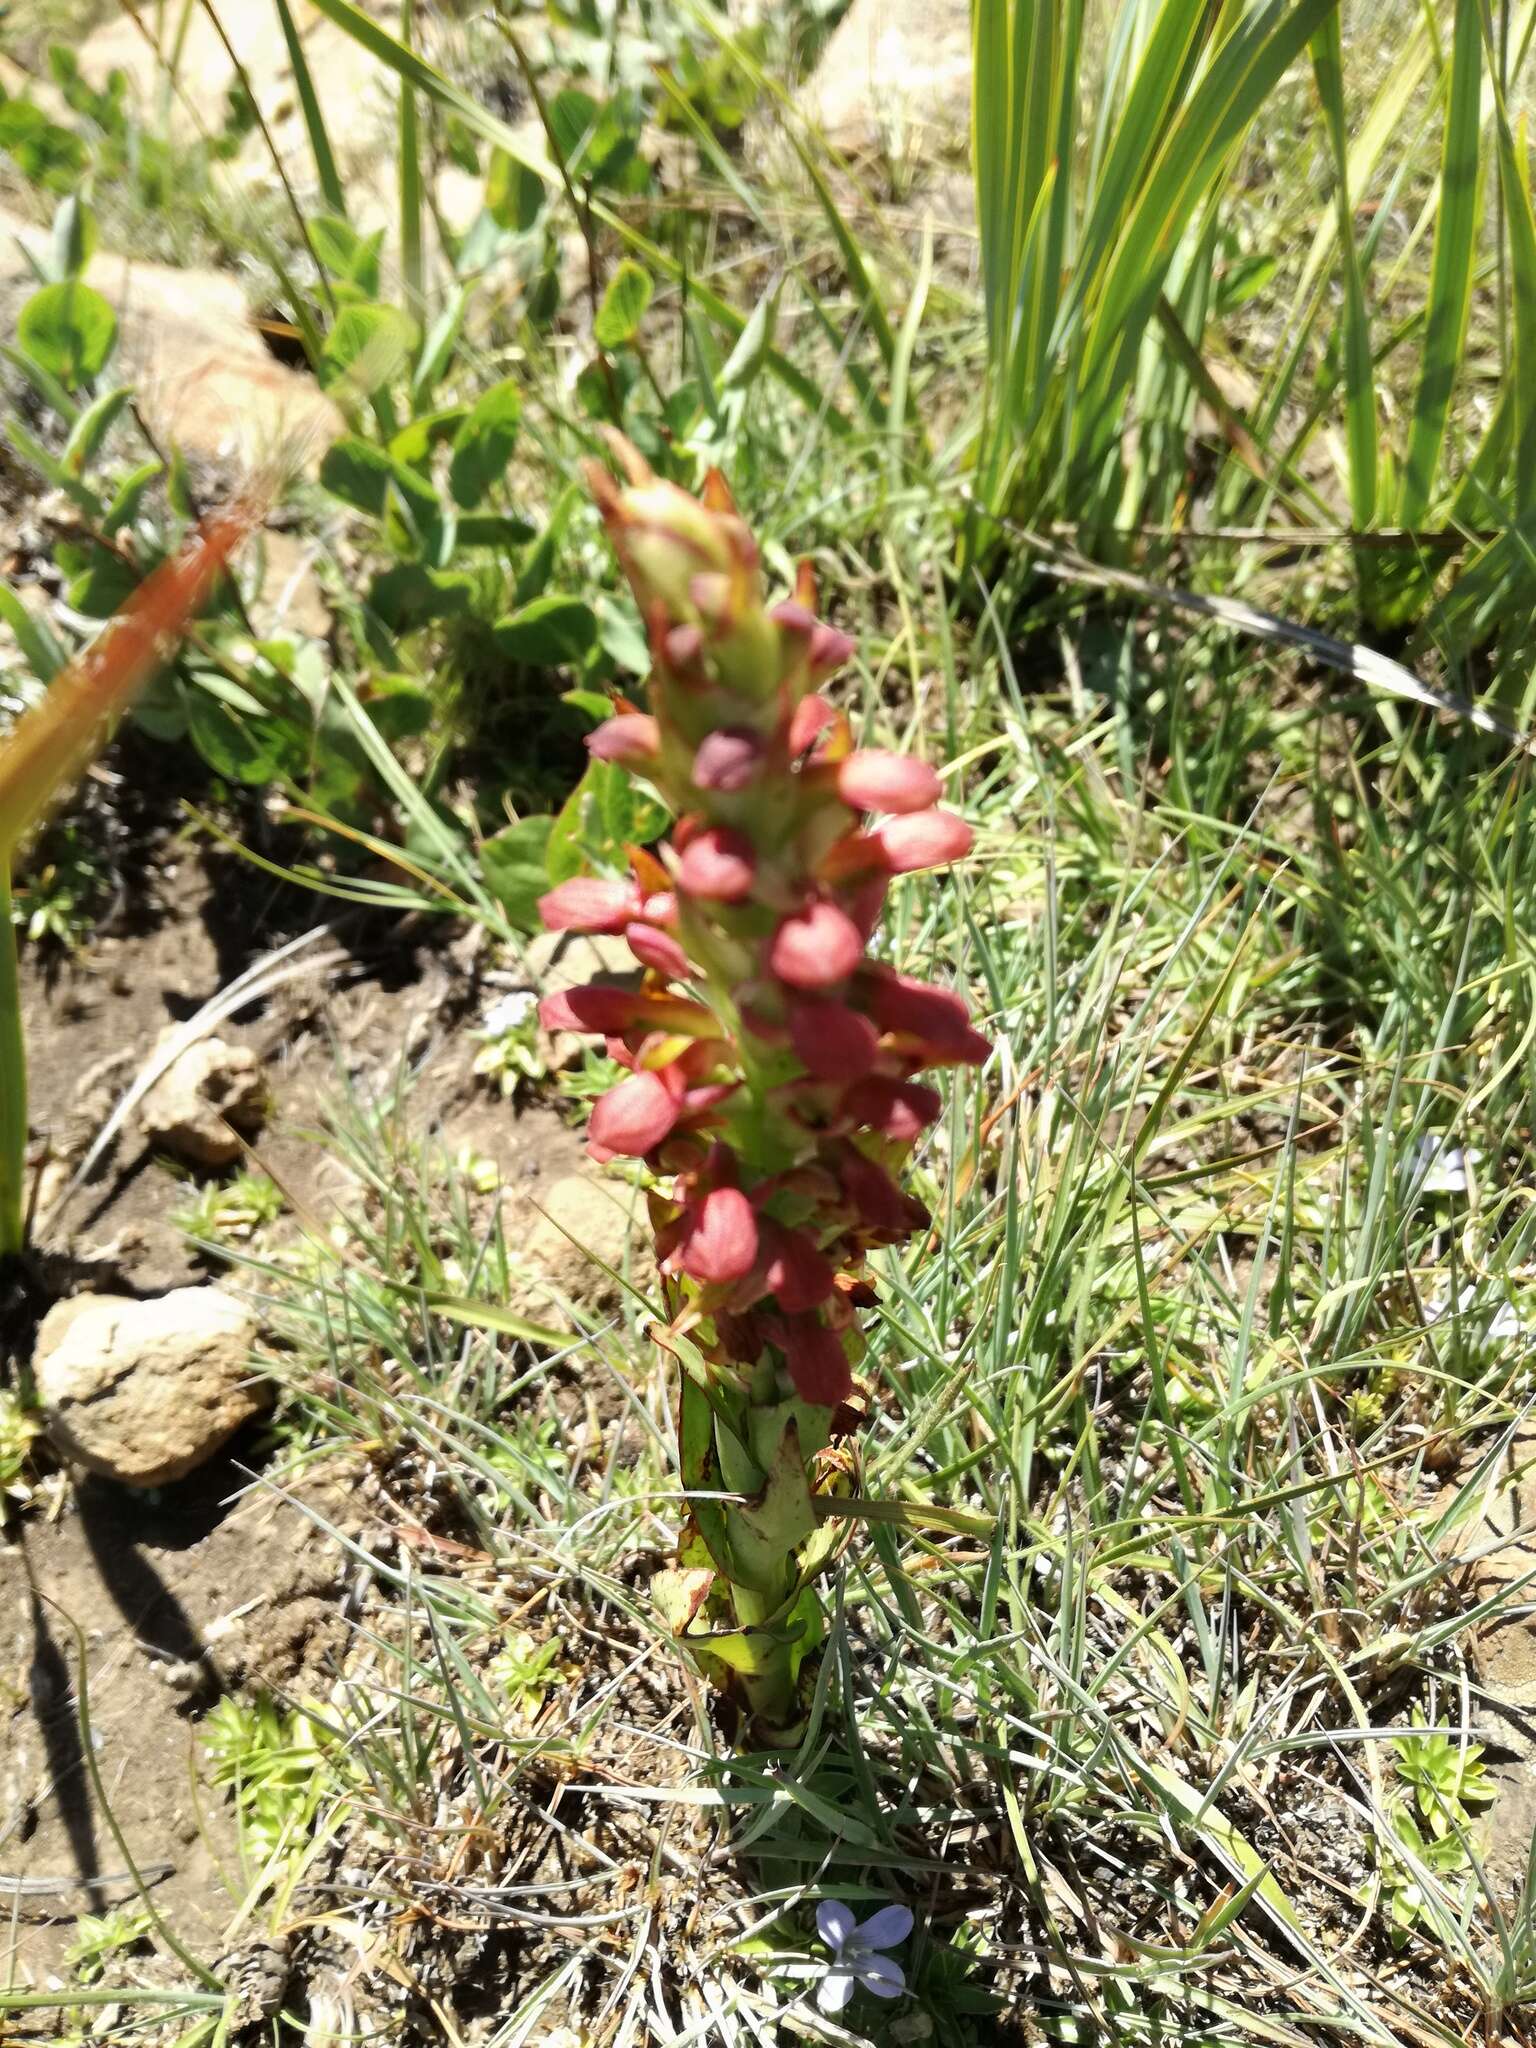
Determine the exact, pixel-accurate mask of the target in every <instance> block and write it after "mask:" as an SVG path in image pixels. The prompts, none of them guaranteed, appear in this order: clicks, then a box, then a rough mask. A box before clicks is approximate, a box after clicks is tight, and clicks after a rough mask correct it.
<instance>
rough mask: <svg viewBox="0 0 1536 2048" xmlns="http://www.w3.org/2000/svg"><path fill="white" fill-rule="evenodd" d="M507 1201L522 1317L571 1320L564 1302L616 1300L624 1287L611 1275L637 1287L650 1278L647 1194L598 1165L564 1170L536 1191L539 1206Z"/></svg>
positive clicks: (605, 1305) (587, 1304)
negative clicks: (576, 1170)
mask: <svg viewBox="0 0 1536 2048" xmlns="http://www.w3.org/2000/svg"><path fill="white" fill-rule="evenodd" d="M508 1206H509V1209H511V1210H512V1213H509V1214H508V1215H507V1218H506V1235H507V1242H508V1245H509V1246H510V1247H512V1248H513V1256H514V1258H515V1260H516V1268H517V1270H515V1271H514V1273H513V1276H512V1290H511V1306H512V1307H513V1309H514V1310H515V1311H516V1312H517V1313H518V1314H520V1315H525V1316H528V1317H529V1318H531V1319H532V1320H535V1321H538V1322H544V1323H551V1322H552V1323H556V1324H560V1325H565V1326H569V1323H570V1318H569V1316H568V1315H567V1313H566V1312H565V1309H564V1303H566V1302H570V1303H571V1304H572V1306H573V1307H575V1308H578V1309H584V1310H590V1311H592V1312H600V1311H607V1310H611V1309H614V1308H616V1307H617V1306H618V1304H619V1300H620V1298H621V1296H622V1292H623V1290H622V1289H621V1288H620V1286H619V1284H618V1282H617V1281H616V1280H614V1278H613V1277H612V1274H613V1273H621V1274H623V1275H624V1276H625V1278H626V1279H628V1280H629V1281H630V1283H631V1285H633V1286H635V1287H639V1288H641V1289H642V1290H643V1289H644V1288H646V1287H647V1286H649V1285H650V1284H651V1282H652V1281H653V1280H654V1278H655V1265H654V1261H653V1259H652V1254H651V1250H650V1244H649V1233H648V1231H647V1229H646V1218H645V1203H644V1200H643V1198H642V1196H641V1194H640V1192H639V1190H638V1189H636V1188H632V1187H629V1186H627V1185H626V1184H625V1183H624V1182H623V1181H621V1180H615V1179H612V1178H610V1177H608V1176H607V1175H605V1174H601V1173H598V1172H596V1171H595V1170H594V1171H591V1172H586V1173H567V1174H562V1175H561V1177H560V1178H559V1179H558V1180H557V1181H554V1182H552V1183H551V1185H550V1186H549V1187H547V1188H545V1189H543V1190H541V1192H540V1194H539V1197H538V1207H537V1208H536V1209H535V1208H533V1207H532V1206H531V1204H529V1203H527V1201H526V1200H524V1201H523V1202H518V1203H516V1204H515V1208H514V1207H513V1205H512V1204H510V1203H509V1205H508ZM607 1268H612V1272H611V1273H610V1272H609V1271H607V1270H605V1269H607Z"/></svg>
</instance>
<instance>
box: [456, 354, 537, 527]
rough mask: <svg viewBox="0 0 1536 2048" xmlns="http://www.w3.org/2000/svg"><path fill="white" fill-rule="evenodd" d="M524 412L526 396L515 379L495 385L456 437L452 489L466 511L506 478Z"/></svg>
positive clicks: (473, 409)
mask: <svg viewBox="0 0 1536 2048" xmlns="http://www.w3.org/2000/svg"><path fill="white" fill-rule="evenodd" d="M522 413H523V400H522V393H521V392H520V391H519V389H518V386H517V383H516V381H515V379H513V378H511V377H507V378H505V379H504V380H503V381H502V382H501V383H500V384H493V385H492V386H491V388H490V390H489V391H487V392H485V393H484V394H483V395H482V396H481V397H480V398H479V399H478V400H477V402H476V403H475V405H474V407H473V408H472V410H471V411H470V414H469V416H468V418H467V419H466V420H465V421H464V422H463V424H462V425H461V426H460V428H459V430H458V433H457V434H456V435H455V436H454V442H453V461H452V463H451V464H450V466H449V471H448V487H449V489H450V490H451V491H452V492H453V496H454V502H455V503H456V504H459V505H463V506H464V507H465V508H466V509H468V508H470V507H472V506H475V505H478V504H479V503H480V500H481V499H482V498H483V497H484V496H485V494H486V492H487V491H488V490H489V489H490V488H491V486H492V485H493V484H494V483H496V482H497V481H498V480H499V479H501V478H502V477H504V476H505V475H506V472H507V465H508V463H509V462H510V461H511V460H512V450H513V448H514V447H515V446H516V445H517V428H518V422H519V420H520V419H521V418H522Z"/></svg>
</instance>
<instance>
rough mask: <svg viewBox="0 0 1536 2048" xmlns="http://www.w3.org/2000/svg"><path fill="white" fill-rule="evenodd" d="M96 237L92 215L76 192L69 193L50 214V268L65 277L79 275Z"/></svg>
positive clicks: (97, 233) (97, 237) (89, 255)
mask: <svg viewBox="0 0 1536 2048" xmlns="http://www.w3.org/2000/svg"><path fill="white" fill-rule="evenodd" d="M99 240H100V235H99V232H98V230H97V227H96V216H95V214H93V213H92V212H91V209H90V208H89V207H88V206H87V205H86V203H85V201H84V200H83V199H82V198H81V197H80V195H79V193H78V192H71V193H69V195H68V196H67V197H66V198H65V199H63V200H62V201H61V202H60V205H59V210H58V212H57V213H56V214H55V215H54V216H53V267H54V270H55V272H56V273H57V275H58V276H59V277H61V278H66V279H67V278H71V277H78V276H79V275H80V273H81V271H82V270H84V268H85V266H86V264H87V263H89V262H90V260H91V257H92V255H93V254H94V253H95V249H96V244H97V242H98V241H99Z"/></svg>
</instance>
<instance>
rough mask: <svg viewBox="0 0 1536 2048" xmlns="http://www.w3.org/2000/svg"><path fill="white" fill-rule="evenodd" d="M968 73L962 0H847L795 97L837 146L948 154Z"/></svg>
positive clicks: (965, 113) (966, 125)
mask: <svg viewBox="0 0 1536 2048" xmlns="http://www.w3.org/2000/svg"><path fill="white" fill-rule="evenodd" d="M971 73H972V64H971V12H970V6H969V0H853V5H852V6H851V7H850V8H849V10H848V12H847V13H846V14H845V15H844V16H843V18H842V20H841V21H840V22H839V23H838V25H837V28H836V29H835V30H834V32H833V35H832V39H831V41H830V42H829V43H828V44H827V47H826V49H825V50H824V51H823V52H822V56H821V61H820V63H819V64H818V65H817V67H816V71H815V74H814V76H813V77H812V78H811V80H810V81H809V83H808V85H807V86H806V88H805V90H804V93H803V95H802V101H801V103H802V105H803V107H804V109H805V111H806V112H807V113H808V114H809V115H810V117H811V119H812V120H813V121H815V122H816V124H817V125H818V126H819V127H820V128H821V130H822V132H823V133H824V134H825V135H826V136H827V138H828V140H829V141H831V142H832V143H834V144H835V145H836V147H837V148H838V149H840V150H844V151H858V150H880V151H883V152H885V153H886V154H888V155H891V156H906V155H908V154H915V155H920V156H923V157H931V156H941V157H944V156H949V157H954V156H958V155H961V154H963V153H965V152H967V151H968V149H969V146H970V121H971Z"/></svg>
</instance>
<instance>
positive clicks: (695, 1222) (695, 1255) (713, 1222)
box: [677, 1188, 757, 1285]
mask: <svg viewBox="0 0 1536 2048" xmlns="http://www.w3.org/2000/svg"><path fill="white" fill-rule="evenodd" d="M677 1262H678V1264H679V1265H680V1266H681V1267H682V1270H683V1271H684V1272H685V1273H687V1274H688V1275H689V1276H690V1277H691V1278H692V1279H695V1280H702V1281H703V1282H704V1283H705V1284H706V1285H719V1284H723V1283H724V1282H726V1281H728V1280H740V1279H741V1278H742V1277H743V1275H744V1274H747V1273H750V1272H751V1270H752V1268H753V1266H754V1265H756V1263H757V1216H756V1214H755V1212H754V1211H753V1208H752V1204H751V1203H750V1202H749V1201H748V1200H747V1198H746V1196H745V1195H744V1194H743V1193H742V1192H741V1190H740V1188H711V1189H710V1191H709V1193H708V1194H707V1195H703V1196H701V1197H700V1198H699V1200H698V1201H696V1202H691V1203H690V1204H689V1205H688V1207H687V1209H686V1210H685V1211H684V1212H683V1219H682V1234H681V1237H680V1240H679V1245H678V1251H677Z"/></svg>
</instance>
